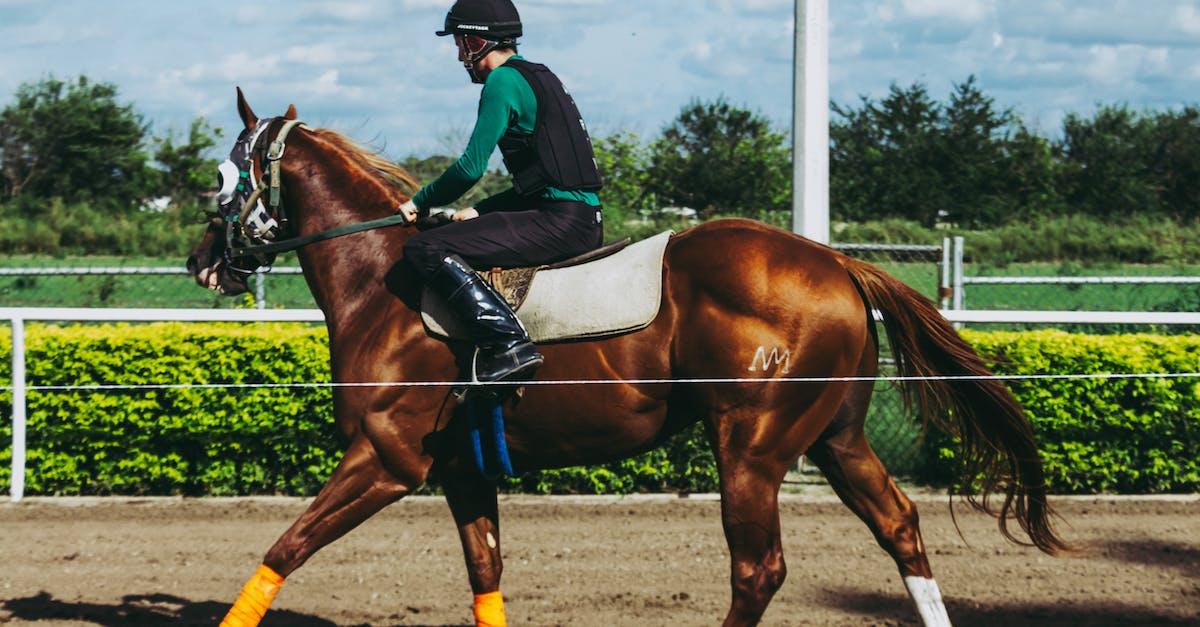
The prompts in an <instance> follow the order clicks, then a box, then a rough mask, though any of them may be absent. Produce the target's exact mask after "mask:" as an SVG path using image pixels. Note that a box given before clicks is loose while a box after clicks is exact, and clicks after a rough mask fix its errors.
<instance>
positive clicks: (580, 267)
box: [421, 231, 673, 343]
mask: <svg viewBox="0 0 1200 627" xmlns="http://www.w3.org/2000/svg"><path fill="white" fill-rule="evenodd" d="M672 234H673V232H671V231H664V232H663V233H659V234H658V235H655V236H654V237H651V238H648V239H645V240H642V241H640V242H637V243H632V244H631V243H630V240H629V239H628V238H626V239H623V240H620V241H617V242H613V243H611V244H607V245H605V246H602V247H600V248H597V249H595V250H593V251H590V252H588V253H586V254H583V255H580V256H578V257H574V258H571V259H567V260H565V261H559V262H556V263H553V264H547V265H542V266H537V267H532V268H512V269H499V268H495V269H490V270H483V271H479V270H478V269H477V271H478V272H479V274H480V276H482V277H483V278H484V280H486V281H488V282H489V283H490V284H491V285H492V287H493V288H494V289H495V290H496V291H497V292H499V293H500V294H501V295H502V296H503V297H504V298H505V299H506V300H507V301H508V302H509V304H510V305H511V306H512V308H513V310H514V311H515V312H516V314H517V317H518V318H519V319H520V320H521V323H522V324H524V325H525V328H526V330H527V331H528V332H529V336H530V338H531V339H533V341H534V342H537V343H545V342H553V341H567V340H574V339H582V338H594V337H602V336H605V335H614V334H618V333H625V332H628V331H635V330H637V329H641V328H644V327H646V326H648V325H649V324H650V323H651V322H652V321H653V320H654V318H655V316H657V315H658V309H659V305H660V304H661V302H662V259H663V255H664V254H665V251H666V246H667V243H668V242H669V241H670V239H671V235H672ZM421 317H422V319H423V320H424V322H425V328H426V330H427V331H428V332H429V333H430V334H432V335H434V336H435V337H439V338H442V339H467V335H466V333H465V332H464V331H463V330H462V328H461V327H462V325H461V324H460V323H459V322H458V320H457V319H456V318H455V317H454V316H453V315H452V314H451V313H450V311H449V309H448V307H447V306H446V303H445V301H444V300H443V299H442V298H441V297H440V296H438V295H437V294H435V293H434V292H432V291H431V290H429V289H426V290H425V291H424V292H423V293H422V295H421Z"/></svg>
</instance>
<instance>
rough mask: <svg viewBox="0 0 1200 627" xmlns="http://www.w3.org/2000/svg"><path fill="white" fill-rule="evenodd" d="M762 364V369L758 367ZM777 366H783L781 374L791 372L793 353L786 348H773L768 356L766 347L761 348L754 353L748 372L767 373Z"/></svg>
mask: <svg viewBox="0 0 1200 627" xmlns="http://www.w3.org/2000/svg"><path fill="white" fill-rule="evenodd" d="M760 364H761V366H762V367H761V368H759V367H758V366H759V365H760ZM777 366H783V367H782V368H780V369H779V372H781V373H783V374H787V373H789V372H791V371H792V351H790V350H788V349H786V348H782V349H781V348H772V349H771V352H770V353H769V354H768V353H767V348H766V347H765V346H759V347H758V350H756V351H754V359H752V360H750V367H749V368H747V370H749V371H750V372H758V371H759V370H761V371H763V372H766V371H768V370H770V369H772V368H774V367H777Z"/></svg>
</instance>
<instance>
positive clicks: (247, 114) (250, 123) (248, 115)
mask: <svg viewBox="0 0 1200 627" xmlns="http://www.w3.org/2000/svg"><path fill="white" fill-rule="evenodd" d="M237 95H238V103H237V107H238V115H240V116H242V124H245V125H246V128H254V125H255V124H258V116H256V115H254V111H253V110H251V109H250V104H249V103H247V102H246V95H245V94H243V93H242V88H241V87H238V88H237Z"/></svg>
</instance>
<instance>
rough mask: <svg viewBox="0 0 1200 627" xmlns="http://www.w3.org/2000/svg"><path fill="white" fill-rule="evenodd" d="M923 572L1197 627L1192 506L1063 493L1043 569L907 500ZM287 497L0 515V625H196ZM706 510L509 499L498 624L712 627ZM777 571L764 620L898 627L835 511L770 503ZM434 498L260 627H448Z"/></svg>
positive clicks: (1003, 606)
mask: <svg viewBox="0 0 1200 627" xmlns="http://www.w3.org/2000/svg"><path fill="white" fill-rule="evenodd" d="M920 502H921V514H922V516H921V521H922V528H923V530H924V534H925V539H926V544H927V545H928V546H929V547H930V551H931V555H930V559H931V561H932V564H933V568H934V572H935V574H936V575H937V578H938V581H939V583H940V584H941V587H942V590H943V593H944V594H945V596H946V597H947V606H948V608H949V612H950V616H951V618H952V619H954V620H955V621H956V623H957V624H959V625H1004V626H1006V627H1008V626H1015V625H1131V624H1163V623H1176V624H1200V499H1197V498H1195V497H1185V498H1182V499H1173V500H1116V501H1108V500H1092V499H1084V500H1062V501H1059V502H1058V505H1059V508H1060V511H1061V513H1062V514H1063V516H1064V517H1065V518H1066V520H1067V522H1068V523H1069V524H1068V526H1066V528H1065V529H1064V531H1065V534H1066V535H1067V537H1068V539H1070V540H1071V541H1073V542H1075V543H1077V544H1078V545H1079V547H1080V550H1079V551H1078V552H1077V553H1076V554H1074V555H1070V556H1068V557H1059V558H1052V557H1047V556H1044V555H1041V554H1039V553H1037V552H1036V551H1034V550H1032V549H1028V548H1023V547H1019V546H1015V545H1012V544H1009V543H1006V542H1005V541H1003V540H1002V539H1001V537H1000V535H999V534H998V533H997V532H996V529H995V525H994V522H993V521H992V520H991V519H989V518H986V517H984V516H980V515H978V514H972V513H968V512H966V511H965V510H963V511H962V512H961V513H960V514H959V523H960V525H961V527H962V530H963V533H964V535H965V537H966V540H965V541H964V540H963V539H962V538H960V537H959V536H958V535H957V533H956V532H955V530H954V526H953V523H952V522H951V520H950V516H949V512H948V509H947V507H946V505H945V503H944V501H939V500H936V499H922V500H921V501H920ZM304 505H305V502H304V501H301V500H297V499H265V500H220V499H204V500H188V501H182V500H173V499H158V500H129V499H98V500H97V499H86V500H70V499H46V500H42V499H29V500H26V501H25V502H22V503H20V504H16V505H13V504H7V503H5V504H3V505H0V599H2V600H0V622H8V623H12V624H27V623H37V624H39V625H97V624H99V625H123V624H131V623H132V624H162V623H171V624H214V623H216V622H217V621H218V620H219V618H220V616H222V615H223V614H224V612H225V610H226V609H227V607H228V605H227V604H228V603H230V602H231V601H232V599H233V598H234V596H235V595H236V593H237V591H238V589H239V588H240V587H241V585H242V583H243V582H244V580H245V579H246V578H247V577H248V576H249V575H250V573H251V572H252V571H253V570H254V568H255V566H256V565H257V564H258V562H259V560H260V558H261V555H262V553H263V552H264V551H265V550H266V548H267V547H268V546H269V545H270V544H271V543H272V542H273V541H274V539H275V537H276V536H277V535H278V534H279V533H280V532H282V531H283V529H284V528H286V527H287V526H288V524H290V522H291V521H292V520H293V519H294V518H295V517H296V516H298V515H299V514H300V512H301V511H302V510H303V508H304ZM718 507H719V505H718V503H716V502H715V501H712V500H698V499H688V500H684V499H670V498H659V499H635V498H631V499H611V498H609V499H598V500H588V499H568V500H557V499H548V498H534V497H515V498H509V499H506V500H504V501H503V502H502V504H501V516H502V526H503V534H504V537H503V541H504V550H505V575H504V586H503V590H504V593H505V597H506V599H507V603H508V611H509V621H510V623H511V624H515V625H567V624H570V625H668V624H670V625H681V624H683V625H692V624H717V623H719V621H720V619H721V618H722V617H723V616H724V612H725V610H726V608H727V603H728V600H729V588H728V583H727V581H728V579H727V578H728V568H729V565H728V558H727V552H726V548H725V543H724V539H723V536H722V533H721V527H720V521H719V517H718ZM783 525H784V532H785V538H784V547H785V551H786V558H787V563H788V566H789V576H788V580H787V582H786V583H785V584H784V587H783V589H782V590H780V592H779V593H778V594H777V595H776V597H775V600H774V602H773V603H772V604H771V607H770V609H769V610H768V611H767V614H766V616H765V618H764V623H765V624H772V625H800V624H804V625H912V624H917V623H916V615H915V612H914V611H913V610H912V609H911V607H910V606H909V604H908V601H907V597H906V596H905V594H904V589H903V586H902V584H901V582H900V579H899V577H898V576H897V575H896V572H895V570H894V567H893V565H892V563H891V560H890V559H889V558H888V557H887V556H886V555H885V554H884V553H883V552H882V551H881V550H880V549H879V548H878V547H877V546H876V545H875V543H874V541H873V539H872V538H871V535H870V534H869V533H868V532H867V530H866V528H865V527H864V526H863V525H862V523H860V522H859V521H858V519H856V518H855V517H854V516H852V515H851V514H850V513H849V512H848V510H846V509H845V508H843V507H842V506H841V505H839V504H837V503H835V502H831V501H830V500H829V499H827V498H821V497H794V498H792V499H790V500H787V501H785V504H784V508H783ZM462 560H463V558H462V553H461V551H460V549H459V546H458V541H457V536H456V535H455V533H454V531H453V527H452V525H451V523H450V516H449V513H448V510H447V508H446V506H445V504H444V502H442V501H441V500H439V499H436V498H421V499H409V500H406V501H403V502H401V503H400V504H398V505H396V506H393V507H392V508H390V509H388V510H386V511H385V512H383V513H381V514H380V515H378V516H376V517H375V518H374V519H372V520H370V521H369V522H368V523H367V524H365V525H363V526H362V527H361V528H359V529H357V530H355V531H354V532H352V533H351V534H350V535H349V536H347V537H346V538H344V539H342V540H341V541H339V542H337V543H335V544H334V545H332V546H330V547H327V548H326V549H325V550H324V551H322V552H321V553H319V554H318V555H317V556H316V557H314V558H313V559H312V560H311V561H310V562H309V563H308V564H307V565H306V566H305V567H304V568H302V569H301V570H300V571H298V572H297V573H295V574H294V575H293V576H292V577H291V578H290V579H289V580H288V582H287V584H286V585H285V586H284V589H283V592H282V593H281V594H280V597H279V598H278V600H277V601H276V603H275V606H274V609H273V611H272V612H271V614H269V615H268V619H267V621H266V624H271V625H332V624H338V625H344V624H350V625H353V624H370V625H458V624H464V623H466V622H467V621H468V620H469V619H470V599H471V595H470V590H469V588H468V586H467V582H466V574H465V570H464V567H463V562H462Z"/></svg>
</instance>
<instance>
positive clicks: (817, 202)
mask: <svg viewBox="0 0 1200 627" xmlns="http://www.w3.org/2000/svg"><path fill="white" fill-rule="evenodd" d="M795 35H796V42H795V49H794V51H795V52H794V62H793V63H794V66H795V71H794V78H793V81H794V82H793V92H794V96H793V107H792V110H793V113H792V160H793V164H792V230H793V231H795V232H796V233H799V234H801V235H803V236H805V237H807V238H809V239H811V240H815V241H818V242H821V243H824V244H828V243H829V0H796V26H795Z"/></svg>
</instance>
